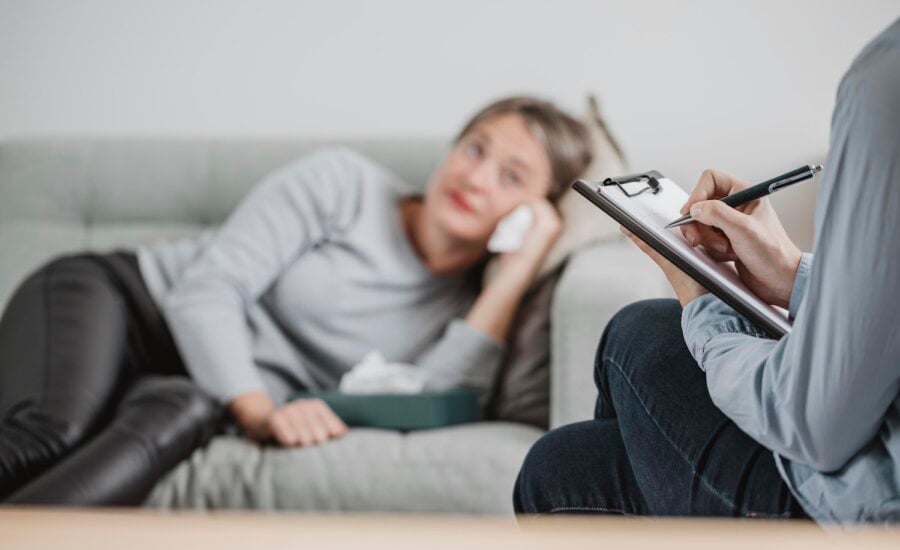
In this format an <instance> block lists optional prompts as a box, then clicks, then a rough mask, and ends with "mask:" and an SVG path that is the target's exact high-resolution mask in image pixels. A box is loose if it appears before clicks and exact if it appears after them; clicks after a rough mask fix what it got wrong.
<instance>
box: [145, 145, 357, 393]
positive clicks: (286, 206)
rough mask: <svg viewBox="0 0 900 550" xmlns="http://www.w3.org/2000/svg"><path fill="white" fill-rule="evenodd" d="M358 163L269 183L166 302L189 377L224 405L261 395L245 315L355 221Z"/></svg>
mask: <svg viewBox="0 0 900 550" xmlns="http://www.w3.org/2000/svg"><path fill="white" fill-rule="evenodd" d="M354 158H355V157H354V156H353V153H351V152H350V151H345V150H327V151H322V152H318V153H315V154H313V155H310V156H308V157H306V158H304V159H303V160H301V161H299V162H297V163H294V164H291V165H289V166H288V167H286V168H284V169H282V170H280V171H277V172H275V173H273V174H272V175H271V176H269V177H267V178H266V179H265V180H263V181H262V182H261V183H260V184H259V185H258V186H257V187H256V188H255V189H254V190H253V191H252V192H251V193H250V194H249V195H248V196H247V197H246V198H245V199H244V200H243V201H242V202H241V203H240V204H239V205H238V207H237V208H236V209H235V210H234V212H232V214H231V215H230V216H229V218H228V219H227V220H226V221H225V223H224V224H223V226H222V227H221V228H220V229H219V231H218V232H217V233H216V235H215V236H214V237H213V239H212V240H211V242H210V243H209V244H208V245H207V246H206V247H205V248H204V250H203V251H202V253H201V254H199V255H198V257H197V258H196V259H195V260H194V261H193V262H192V263H191V264H190V265H188V267H187V268H186V269H185V272H184V273H183V275H182V277H181V278H180V279H179V281H178V282H177V283H176V284H175V285H174V286H173V288H172V289H171V290H170V291H169V293H168V294H167V295H166V297H165V298H164V299H163V311H164V315H165V317H166V320H167V321H168V323H169V325H170V327H171V329H172V334H173V337H174V339H175V342H176V344H177V346H178V349H179V351H180V352H181V354H182V357H183V359H184V362H185V366H186V367H187V370H188V372H189V373H190V375H191V376H192V378H193V379H194V380H195V382H196V383H197V384H198V386H199V387H200V388H201V389H202V390H204V391H205V392H206V393H208V394H209V395H211V396H212V397H214V398H216V399H218V400H219V401H220V402H222V403H227V402H229V401H231V400H232V399H233V398H234V397H235V396H237V395H239V394H242V393H246V392H248V391H253V390H263V389H264V387H263V382H262V379H261V377H260V374H259V372H258V370H257V367H256V365H255V364H254V361H253V351H252V342H251V336H252V335H251V331H250V327H249V325H248V322H247V312H248V309H249V308H250V307H251V306H252V305H253V304H254V303H255V302H256V301H257V300H258V298H259V297H260V296H261V295H262V294H263V293H264V292H265V291H266V290H267V289H268V288H269V286H270V285H271V284H272V283H273V282H274V281H275V280H276V278H277V277H278V276H279V274H281V273H282V271H283V270H284V269H285V268H286V267H287V266H289V265H290V264H291V263H293V262H294V261H296V259H297V258H298V257H299V256H300V255H302V254H303V253H304V252H305V251H307V250H309V249H310V248H311V247H314V246H316V245H317V244H319V243H322V242H323V241H325V240H326V239H328V237H329V235H330V234H331V233H332V232H334V231H335V230H337V229H338V228H340V227H341V226H342V225H344V224H347V223H348V220H349V219H351V218H352V216H353V213H354V211H355V210H356V208H357V205H358V203H359V195H360V189H359V178H358V177H357V176H358V173H357V171H356V170H355V166H356V163H355V162H354Z"/></svg>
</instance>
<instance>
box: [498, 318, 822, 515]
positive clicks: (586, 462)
mask: <svg viewBox="0 0 900 550" xmlns="http://www.w3.org/2000/svg"><path fill="white" fill-rule="evenodd" d="M594 381H595V383H596V385H597V389H598V390H599V396H598V398H597V406H596V411H595V417H594V420H589V421H585V422H578V423H576V424H570V425H568V426H563V427H561V428H558V429H556V430H553V431H550V432H548V433H547V434H545V435H544V436H543V437H542V438H541V439H540V440H538V441H537V442H536V443H535V445H534V447H532V448H531V450H530V451H529V453H528V456H527V457H526V458H525V462H524V464H523V465H522V469H521V471H520V472H519V477H518V479H517V480H516V486H515V491H514V495H513V500H514V506H515V510H516V513H519V514H546V513H598V514H623V515H656V516H731V517H766V518H794V517H806V515H805V514H804V512H803V509H802V508H801V507H800V505H799V504H798V502H797V501H796V500H795V499H794V497H793V496H792V495H791V493H790V491H789V489H788V487H787V485H786V484H785V483H784V481H783V480H782V479H781V476H780V475H779V474H778V471H777V469H776V467H775V459H774V457H773V456H772V452H771V451H769V450H768V449H766V448H765V447H763V446H762V445H760V444H758V443H757V442H755V441H754V440H753V439H751V438H750V437H749V436H748V435H746V434H745V433H744V432H742V431H741V430H740V428H738V427H737V426H736V425H735V424H734V423H733V422H732V421H731V420H729V419H728V418H727V417H726V416H725V415H724V414H722V412H721V411H719V409H718V408H716V406H715V405H714V404H713V402H712V400H711V399H710V397H709V393H708V392H707V389H706V380H705V376H704V374H703V371H701V370H700V368H699V367H698V366H697V363H696V362H695V361H694V358H693V357H692V356H691V354H690V352H689V351H688V349H687V346H686V345H685V343H684V338H683V336H682V332H681V307H680V306H679V305H678V302H676V301H674V300H648V301H644V302H638V303H636V304H632V305H630V306H628V307H626V308H624V309H623V310H622V311H620V312H619V313H618V314H616V316H615V317H613V319H612V320H611V321H610V323H609V325H608V326H607V328H606V331H605V332H604V334H603V337H602V339H601V340H600V346H599V349H598V351H597V358H596V362H595V366H594Z"/></svg>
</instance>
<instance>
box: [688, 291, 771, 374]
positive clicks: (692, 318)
mask: <svg viewBox="0 0 900 550" xmlns="http://www.w3.org/2000/svg"><path fill="white" fill-rule="evenodd" d="M681 330H682V332H683V333H684V342H685V344H687V347H688V350H689V351H690V352H691V355H692V356H693V357H694V360H695V361H696V362H697V365H698V366H699V367H700V368H701V369H702V370H706V368H705V366H704V355H705V353H706V347H707V344H708V343H709V341H710V340H712V339H713V338H715V337H716V336H718V335H720V334H726V333H732V334H745V335H747V336H755V337H759V338H766V333H765V332H764V331H762V330H761V329H760V328H759V327H757V326H756V325H754V324H753V323H751V322H750V321H749V320H748V319H747V318H746V317H744V316H743V315H741V314H740V313H738V312H737V311H735V310H734V308H732V307H731V306H729V305H728V304H726V303H725V302H723V301H722V300H720V299H719V298H718V297H717V296H716V295H714V294H712V293H708V294H704V295H703V296H700V297H698V298H694V299H693V300H691V301H690V302H688V304H687V305H686V306H684V309H683V310H682V312H681Z"/></svg>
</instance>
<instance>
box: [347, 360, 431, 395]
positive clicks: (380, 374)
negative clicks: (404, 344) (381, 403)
mask: <svg viewBox="0 0 900 550" xmlns="http://www.w3.org/2000/svg"><path fill="white" fill-rule="evenodd" d="M424 388H425V380H424V378H423V377H422V373H421V372H420V371H419V369H418V368H416V366H415V365H408V364H405V363H388V362H387V361H385V359H384V356H383V355H382V354H381V352H379V351H378V350H372V351H370V352H369V353H368V354H366V356H365V357H364V358H363V360H362V361H361V362H360V363H358V364H357V365H356V366H354V367H353V368H352V369H350V371H349V372H347V373H346V374H345V375H344V376H343V377H342V378H341V383H340V384H339V385H338V390H340V391H342V392H344V393H419V392H421V391H422V390H423V389H424Z"/></svg>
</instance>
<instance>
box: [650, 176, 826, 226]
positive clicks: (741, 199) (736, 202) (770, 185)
mask: <svg viewBox="0 0 900 550" xmlns="http://www.w3.org/2000/svg"><path fill="white" fill-rule="evenodd" d="M821 170H822V165H820V164H816V165H815V166H813V165H812V164H807V165H806V166H801V167H800V168H797V169H796V170H791V171H790V172H788V173H787V174H782V175H780V176H778V177H775V178H772V179H770V180H767V181H764V182H762V183H757V184H756V185H754V186H753V187H748V188H746V189H744V190H743V191H738V192H737V193H735V194H733V195H728V196H727V197H722V198H721V199H719V200H721V201H722V202H724V203H725V204H727V205H728V206H730V207H732V208H737V207H738V206H741V205H744V204H747V203H748V202H752V201H755V200H756V199H759V198H762V197H765V196H766V195H771V194H772V193H774V192H775V191H780V190H781V189H784V188H785V187H790V186H791V185H794V184H795V183H800V182H801V181H806V180H808V179H810V178H812V177H813V176H815V175H816V173H817V172H819V171H821ZM692 221H694V220H693V219H691V215H690V214H686V215H684V216H681V217H680V218H678V219H677V220H675V221H673V222H672V223H670V224H669V225H667V226H666V229H668V228H670V227H678V226H679V225H684V224H686V223H691V222H692Z"/></svg>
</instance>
